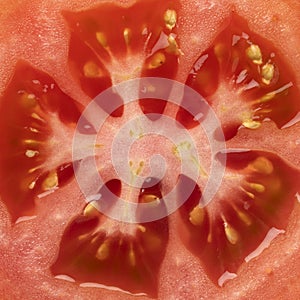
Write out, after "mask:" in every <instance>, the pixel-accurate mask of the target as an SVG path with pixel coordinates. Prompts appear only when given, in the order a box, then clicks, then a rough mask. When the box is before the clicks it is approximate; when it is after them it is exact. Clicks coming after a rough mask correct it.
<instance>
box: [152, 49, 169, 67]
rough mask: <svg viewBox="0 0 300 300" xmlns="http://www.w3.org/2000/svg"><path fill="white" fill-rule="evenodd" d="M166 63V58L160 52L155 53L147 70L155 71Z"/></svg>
mask: <svg viewBox="0 0 300 300" xmlns="http://www.w3.org/2000/svg"><path fill="white" fill-rule="evenodd" d="M165 61H166V56H165V55H164V54H163V53H162V52H157V53H155V54H154V55H153V57H152V59H151V61H150V62H149V64H148V69H156V68H158V67H160V66H161V65H163V64H164V63H165Z"/></svg>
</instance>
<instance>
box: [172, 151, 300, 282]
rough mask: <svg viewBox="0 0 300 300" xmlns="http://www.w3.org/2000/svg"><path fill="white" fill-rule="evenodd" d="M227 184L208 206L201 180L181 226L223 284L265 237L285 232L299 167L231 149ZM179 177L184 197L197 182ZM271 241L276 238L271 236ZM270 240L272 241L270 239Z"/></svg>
mask: <svg viewBox="0 0 300 300" xmlns="http://www.w3.org/2000/svg"><path fill="white" fill-rule="evenodd" d="M226 154H227V172H226V174H225V178H224V180H223V184H222V188H221V190H220V191H219V192H218V193H217V195H216V196H215V197H214V199H212V202H210V203H209V204H208V205H205V206H203V204H202V202H200V199H201V191H200V188H199V187H198V185H196V186H195V189H194V191H193V193H192V195H191V196H190V197H189V199H188V200H187V202H186V203H185V204H184V205H183V207H182V208H181V210H180V212H181V217H182V220H183V223H184V227H183V228H179V232H180V233H181V238H182V240H183V241H184V243H185V245H186V247H187V248H188V249H190V250H191V251H192V253H194V254H195V255H196V256H197V257H199V258H200V259H201V261H202V264H203V266H204V268H205V270H206V272H207V274H208V275H209V276H210V278H212V280H214V281H215V282H216V283H218V284H219V285H223V283H224V282H225V281H226V280H227V279H230V278H233V277H234V276H236V274H235V272H237V270H238V268H239V267H240V265H241V264H242V263H243V262H244V261H249V260H250V259H251V258H253V257H255V256H257V255H258V254H259V251H260V249H263V247H264V242H263V240H264V239H270V236H272V235H273V237H274V234H275V235H276V233H277V234H278V233H280V232H283V230H284V229H285V228H286V226H287V217H286V216H288V215H289V214H290V213H291V211H292V208H293V206H294V203H295V195H296V193H297V188H298V186H297V183H298V181H297V179H298V178H299V175H300V174H299V171H297V170H295V169H293V168H292V167H291V166H289V165H287V164H286V163H285V162H284V161H282V160H281V159H280V158H279V157H278V156H276V155H274V154H272V153H268V152H261V151H248V150H245V151H237V150H235V151H232V152H230V151H228V152H227V153H225V152H224V153H219V154H218V155H217V157H218V158H221V157H222V156H224V155H226ZM191 180H192V179H189V178H187V177H184V176H182V177H181V178H180V180H179V184H178V191H179V197H181V195H182V194H184V187H185V185H186V184H187V183H188V182H189V181H191ZM267 242H270V241H269V240H268V241H267ZM267 242H266V243H267Z"/></svg>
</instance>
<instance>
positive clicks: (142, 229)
mask: <svg viewBox="0 0 300 300" xmlns="http://www.w3.org/2000/svg"><path fill="white" fill-rule="evenodd" d="M137 228H138V229H139V230H140V231H141V232H143V233H145V232H146V227H145V226H143V225H138V226H137Z"/></svg>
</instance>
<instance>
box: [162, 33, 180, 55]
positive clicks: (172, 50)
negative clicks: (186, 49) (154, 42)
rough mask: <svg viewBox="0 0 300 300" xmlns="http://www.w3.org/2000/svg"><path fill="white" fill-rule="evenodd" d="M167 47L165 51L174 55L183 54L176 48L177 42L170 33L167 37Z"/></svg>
mask: <svg viewBox="0 0 300 300" xmlns="http://www.w3.org/2000/svg"><path fill="white" fill-rule="evenodd" d="M168 43H169V47H167V48H166V51H167V52H168V53H171V54H175V55H183V52H182V51H181V50H180V49H179V48H178V44H177V42H176V40H175V37H174V36H173V35H172V34H170V35H169V37H168Z"/></svg>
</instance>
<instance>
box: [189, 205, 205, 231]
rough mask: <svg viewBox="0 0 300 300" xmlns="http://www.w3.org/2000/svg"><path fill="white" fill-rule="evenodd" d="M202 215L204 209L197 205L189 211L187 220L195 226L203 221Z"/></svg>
mask: <svg viewBox="0 0 300 300" xmlns="http://www.w3.org/2000/svg"><path fill="white" fill-rule="evenodd" d="M204 215H205V214H204V209H203V208H201V207H200V206H199V205H197V206H195V207H194V208H193V210H192V211H191V212H190V217H189V221H190V222H191V223H192V224H193V225H195V226H200V225H202V223H203V221H204Z"/></svg>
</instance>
